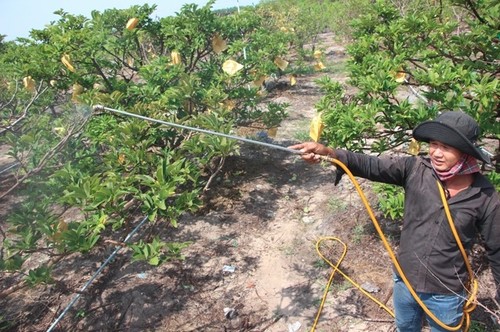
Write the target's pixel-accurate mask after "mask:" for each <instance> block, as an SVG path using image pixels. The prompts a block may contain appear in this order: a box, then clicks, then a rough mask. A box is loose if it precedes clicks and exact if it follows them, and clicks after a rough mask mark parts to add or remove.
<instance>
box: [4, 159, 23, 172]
mask: <svg viewBox="0 0 500 332" xmlns="http://www.w3.org/2000/svg"><path fill="white" fill-rule="evenodd" d="M20 164H21V163H19V162H15V163H13V164H12V165H9V166H7V167H5V168H4V169H2V170H1V171H0V174H3V173H5V172H7V171H8V170H10V169H12V168H14V167H17V166H19V165H20Z"/></svg>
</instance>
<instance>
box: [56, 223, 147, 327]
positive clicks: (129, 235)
mask: <svg viewBox="0 0 500 332" xmlns="http://www.w3.org/2000/svg"><path fill="white" fill-rule="evenodd" d="M146 220H148V217H147V216H146V217H144V219H142V221H141V222H140V223H139V225H137V226H136V227H135V228H134V229H133V230H132V231H131V232H130V233H129V234H128V235H127V237H126V238H125V240H124V241H123V243H127V242H128V240H130V238H131V237H132V236H133V235H134V234H135V233H136V232H137V231H138V230H139V228H141V226H142V225H143V224H144V223H145V222H146ZM122 247H123V246H118V247H116V248H115V250H114V251H113V252H112V253H111V255H109V257H108V259H106V260H105V261H104V263H102V265H101V267H100V268H99V269H97V271H96V272H95V273H94V275H93V276H92V278H90V280H89V281H87V282H86V283H85V285H83V287H82V288H81V289H80V291H79V292H78V294H77V295H76V296H75V297H73V299H72V300H71V302H70V303H69V304H68V305H67V306H66V308H65V309H64V310H63V312H62V313H61V314H60V315H59V317H57V319H56V320H55V321H54V322H53V323H52V325H50V327H49V329H48V330H47V332H50V331H52V329H53V328H54V327H55V326H56V325H57V323H59V321H60V320H61V319H62V318H63V317H64V315H66V313H67V312H68V311H69V309H70V308H71V307H72V306H73V304H75V302H76V301H77V300H78V299H79V298H80V297H81V296H82V294H83V292H84V291H85V290H86V289H87V287H88V286H89V285H90V284H91V283H92V282H93V281H94V280H95V278H97V276H98V275H99V274H100V273H101V272H102V270H103V269H104V267H106V265H108V264H109V262H111V260H112V259H113V258H114V257H115V256H116V254H117V253H118V251H120V249H121V248H122Z"/></svg>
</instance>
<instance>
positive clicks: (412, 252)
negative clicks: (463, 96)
mask: <svg viewBox="0 0 500 332" xmlns="http://www.w3.org/2000/svg"><path fill="white" fill-rule="evenodd" d="M413 137H414V138H415V139H416V140H418V141H423V142H428V143H429V156H428V157H421V156H408V157H399V158H398V157H376V156H369V155H364V154H360V153H353V152H350V151H346V150H340V149H332V148H329V147H326V146H324V145H322V144H320V143H316V142H307V143H302V144H297V145H293V146H291V147H289V148H290V149H294V150H299V151H300V152H302V153H303V154H302V158H303V159H304V160H305V161H307V162H310V163H317V162H319V161H320V160H322V159H324V156H327V157H331V158H335V159H337V160H339V161H340V162H342V163H343V164H345V165H346V166H347V168H348V169H349V170H350V171H351V172H352V173H353V175H355V176H359V177H362V178H366V179H369V180H372V181H377V182H383V183H388V184H394V185H399V186H402V187H404V189H405V203H404V207H405V210H404V218H403V227H402V231H401V241H400V246H399V250H398V254H397V263H398V266H395V268H394V275H393V279H394V290H393V299H394V309H395V316H396V326H397V329H398V331H399V332H413V331H421V328H422V323H423V318H424V317H425V318H426V319H427V321H428V323H429V325H430V327H431V331H458V330H460V329H461V328H460V326H461V325H462V323H463V319H464V310H465V311H466V309H465V308H466V307H467V306H468V305H469V304H470V303H468V302H466V299H467V297H468V296H469V295H470V293H471V288H472V283H473V280H471V279H474V278H473V275H472V273H471V269H470V265H469V264H468V261H467V256H466V251H468V250H470V249H471V247H472V245H473V243H474V240H475V238H476V236H477V235H480V236H481V237H482V239H483V241H484V246H485V249H486V251H487V254H488V259H489V262H490V267H491V270H492V272H493V276H494V279H495V283H496V286H497V291H496V298H497V299H499V298H500V288H499V285H500V199H499V197H498V193H497V192H496V190H495V188H494V186H493V185H492V184H491V183H490V182H489V181H488V180H487V179H486V177H485V176H483V175H482V174H481V173H480V167H479V165H478V160H479V161H482V162H485V163H489V162H490V158H489V156H488V155H487V154H485V153H484V152H483V151H482V150H481V149H480V148H478V147H477V145H476V141H477V139H478V137H479V126H478V124H477V123H476V121H474V119H473V118H471V117H470V116H469V115H467V114H465V113H464V112H461V111H449V112H445V113H443V114H441V115H439V116H438V117H437V118H436V119H435V120H434V121H426V122H423V123H421V124H420V125H418V126H417V127H416V128H415V129H414V130H413ZM343 174H344V172H343V171H342V170H341V169H339V170H338V172H337V176H336V179H335V183H338V181H340V178H341V177H342V175H343ZM447 212H449V213H447ZM450 220H451V222H449V221H450ZM454 231H455V234H456V235H455V236H454ZM460 247H461V248H462V250H460ZM464 248H465V249H464ZM405 279H406V283H405V282H404V281H405ZM407 284H409V286H410V287H409V286H408V285H407ZM412 293H413V294H412ZM419 302H420V303H419Z"/></svg>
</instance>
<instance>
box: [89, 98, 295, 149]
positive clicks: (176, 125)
mask: <svg viewBox="0 0 500 332" xmlns="http://www.w3.org/2000/svg"><path fill="white" fill-rule="evenodd" d="M93 110H94V111H109V112H114V113H118V114H122V115H127V116H131V117H134V118H138V119H142V120H146V121H150V122H156V123H160V124H163V125H165V126H170V127H175V128H181V129H186V130H190V131H196V132H200V133H204V134H209V135H216V136H221V137H226V138H230V139H234V140H238V141H242V142H245V143H250V144H256V145H262V146H266V147H268V148H271V149H277V150H282V151H286V152H290V153H294V154H302V152H301V151H299V150H294V149H289V148H285V147H283V146H280V145H276V144H270V143H266V142H260V141H255V140H252V139H248V138H244V137H240V136H235V135H229V134H224V133H219V132H217V131H211V130H206V129H201V128H195V127H189V126H185V125H181V124H177V123H173V122H167V121H163V120H158V119H153V118H150V117H147V116H143V115H139V114H134V113H129V112H125V111H120V110H117V109H114V108H109V107H105V106H102V105H95V106H94V107H93Z"/></svg>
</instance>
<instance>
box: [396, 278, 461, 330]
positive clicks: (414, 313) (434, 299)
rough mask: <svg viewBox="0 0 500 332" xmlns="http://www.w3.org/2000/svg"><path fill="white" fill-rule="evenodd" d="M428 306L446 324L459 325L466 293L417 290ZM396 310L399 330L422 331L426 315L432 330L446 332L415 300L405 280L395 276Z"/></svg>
mask: <svg viewBox="0 0 500 332" xmlns="http://www.w3.org/2000/svg"><path fill="white" fill-rule="evenodd" d="M417 295H418V296H419V297H420V299H421V300H422V302H423V303H424V304H425V305H426V306H427V308H428V309H429V310H430V311H431V312H432V313H433V314H434V315H435V316H436V317H437V318H438V319H439V320H440V321H441V322H443V323H444V324H446V325H448V326H451V327H453V326H457V325H458V324H459V323H460V320H461V319H462V315H463V305H464V301H465V300H464V296H463V295H465V294H462V296H460V295H455V294H446V295H442V294H429V293H422V292H417ZM393 301H394V311H395V314H396V327H397V329H398V332H420V331H421V330H422V322H423V317H424V316H425V317H426V319H427V322H429V326H430V328H431V332H446V331H447V330H446V329H444V328H442V327H440V326H439V325H438V324H437V323H436V322H434V321H433V320H432V319H431V318H430V317H428V316H427V315H426V314H425V312H424V310H423V309H422V308H420V305H419V304H418V303H417V302H416V301H415V299H414V298H413V296H412V295H411V293H410V291H409V290H408V288H407V287H406V285H405V283H404V282H403V280H402V279H401V278H400V277H398V276H394V291H393Z"/></svg>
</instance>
